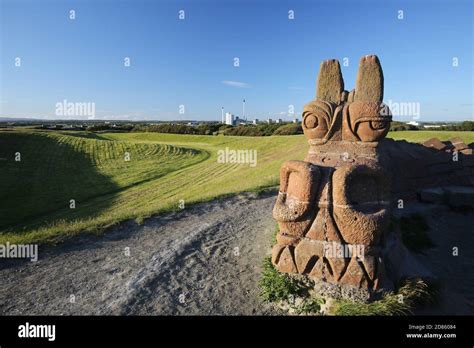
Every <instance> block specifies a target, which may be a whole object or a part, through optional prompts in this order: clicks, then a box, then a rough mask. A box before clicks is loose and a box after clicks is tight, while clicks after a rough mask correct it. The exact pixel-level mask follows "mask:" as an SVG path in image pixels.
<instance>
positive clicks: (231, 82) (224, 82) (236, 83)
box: [221, 80, 252, 88]
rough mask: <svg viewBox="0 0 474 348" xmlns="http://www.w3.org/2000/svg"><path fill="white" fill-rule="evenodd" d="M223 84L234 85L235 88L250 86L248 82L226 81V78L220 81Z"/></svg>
mask: <svg viewBox="0 0 474 348" xmlns="http://www.w3.org/2000/svg"><path fill="white" fill-rule="evenodd" d="M221 82H222V83H223V84H224V85H227V86H230V87H235V88H250V87H252V86H250V85H249V84H248V83H245V82H239V81H228V80H224V81H221Z"/></svg>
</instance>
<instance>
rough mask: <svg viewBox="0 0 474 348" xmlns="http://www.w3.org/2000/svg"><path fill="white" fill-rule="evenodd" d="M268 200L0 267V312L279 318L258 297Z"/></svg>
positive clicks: (170, 217) (116, 231)
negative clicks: (212, 315) (230, 315)
mask: <svg viewBox="0 0 474 348" xmlns="http://www.w3.org/2000/svg"><path fill="white" fill-rule="evenodd" d="M274 197H275V196H274V195H264V196H261V197H259V198H257V197H255V196H253V195H250V194H245V195H239V196H236V197H232V198H227V199H223V200H219V201H214V202H212V203H203V204H199V205H196V206H194V207H191V208H186V209H184V210H183V211H180V212H178V213H170V214H166V215H162V216H158V217H154V218H151V219H149V220H147V221H145V223H144V224H143V225H141V226H139V225H137V224H136V223H135V222H132V221H130V222H126V223H123V224H121V225H120V226H118V227H114V228H112V229H111V230H109V231H107V233H106V234H104V235H103V236H99V237H96V236H81V237H76V238H74V239H72V240H70V241H68V242H66V243H65V244H62V245H60V246H57V247H53V248H49V249H46V250H42V249H41V248H40V252H39V260H38V261H37V262H30V261H21V262H19V261H12V262H10V263H8V264H5V263H3V265H0V279H1V283H0V314H2V315H5V314H7V315H15V314H19V315H40V314H45V315H70V314H76V315H86V314H92V315H96V314H104V315H116V314H117V315H118V314H138V315H141V314H152V315H159V314H180V315H206V314H217V315H219V314H233V315H237V314H242V315H252V314H277V313H276V312H275V310H274V309H272V307H271V306H269V305H266V304H264V303H262V301H261V300H260V298H259V288H258V281H259V278H260V272H261V265H262V260H263V258H264V257H265V256H266V255H267V254H269V253H270V248H271V245H270V244H271V239H272V234H273V232H274V229H275V221H274V220H273V218H272V215H271V211H272V207H273V204H274V200H275V198H274Z"/></svg>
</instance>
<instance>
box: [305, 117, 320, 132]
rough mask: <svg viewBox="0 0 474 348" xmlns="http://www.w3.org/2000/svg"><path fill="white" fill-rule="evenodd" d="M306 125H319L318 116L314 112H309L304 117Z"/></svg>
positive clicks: (313, 126)
mask: <svg viewBox="0 0 474 348" xmlns="http://www.w3.org/2000/svg"><path fill="white" fill-rule="evenodd" d="M304 125H305V126H306V128H308V129H312V128H316V127H317V126H318V118H317V117H316V116H314V115H312V114H309V115H307V116H306V117H305V118H304Z"/></svg>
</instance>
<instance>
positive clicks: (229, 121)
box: [225, 112, 235, 126]
mask: <svg viewBox="0 0 474 348" xmlns="http://www.w3.org/2000/svg"><path fill="white" fill-rule="evenodd" d="M234 122H235V119H234V114H232V113H230V112H226V113H225V124H228V125H231V126H233V125H234Z"/></svg>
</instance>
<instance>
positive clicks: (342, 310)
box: [331, 279, 439, 316]
mask: <svg viewBox="0 0 474 348" xmlns="http://www.w3.org/2000/svg"><path fill="white" fill-rule="evenodd" d="M438 291H439V289H438V287H437V286H436V285H428V284H427V283H426V282H425V281H423V280H422V279H408V280H405V282H404V284H403V285H402V286H401V287H400V288H399V289H398V291H397V292H396V293H387V294H385V295H384V296H383V297H382V299H380V300H378V301H374V302H370V303H362V302H354V301H350V300H336V301H335V302H334V304H333V305H332V309H331V314H333V315H344V316H356V315H363V316H374V315H379V316H393V315H409V314H412V313H413V310H414V309H415V308H418V307H421V306H424V305H427V304H433V303H435V302H436V301H437V299H438Z"/></svg>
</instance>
